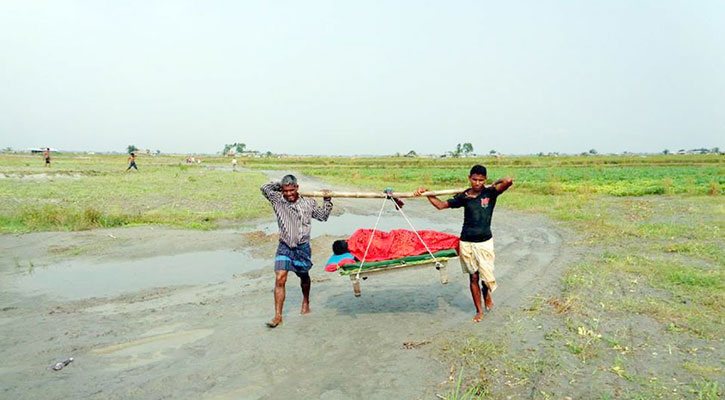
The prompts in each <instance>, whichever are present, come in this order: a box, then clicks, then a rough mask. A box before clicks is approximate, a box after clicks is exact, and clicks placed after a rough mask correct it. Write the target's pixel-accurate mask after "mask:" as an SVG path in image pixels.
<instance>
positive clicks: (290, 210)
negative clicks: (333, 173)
mask: <svg viewBox="0 0 725 400" xmlns="http://www.w3.org/2000/svg"><path fill="white" fill-rule="evenodd" d="M298 189H299V186H298V185H297V178H295V177H294V175H285V176H284V177H283V178H282V181H280V182H270V183H267V184H265V185H262V187H261V190H262V194H263V195H264V197H265V198H266V199H267V200H269V202H270V203H271V204H272V208H273V209H274V213H275V215H276V216H277V225H278V226H279V245H278V246H277V253H276V256H275V259H274V273H275V284H274V318H272V320H271V321H270V322H267V326H268V327H270V328H275V327H277V326H278V325H279V324H281V323H282V307H283V306H284V298H285V285H286V284H287V274H288V273H289V272H290V271H292V272H294V273H295V274H296V275H297V276H298V277H299V278H300V286H301V288H302V310H301V311H300V314H309V312H310V285H311V283H312V281H311V280H310V274H309V271H310V269H311V268H312V249H311V248H310V228H311V219H312V218H314V219H316V220H318V221H323V222H324V221H327V218H328V217H329V216H330V211H332V201H331V200H332V199H331V198H329V197H324V198H323V206H322V208H320V206H319V205H318V204H317V202H316V201H314V200H312V199H308V198H304V197H301V196H300V194H299V192H298Z"/></svg>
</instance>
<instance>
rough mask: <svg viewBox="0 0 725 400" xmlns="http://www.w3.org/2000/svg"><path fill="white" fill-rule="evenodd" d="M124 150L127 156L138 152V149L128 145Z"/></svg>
mask: <svg viewBox="0 0 725 400" xmlns="http://www.w3.org/2000/svg"><path fill="white" fill-rule="evenodd" d="M126 150H127V151H128V154H131V153H135V152H137V151H138V147H136V146H134V145H132V144H129V145H128V147H126Z"/></svg>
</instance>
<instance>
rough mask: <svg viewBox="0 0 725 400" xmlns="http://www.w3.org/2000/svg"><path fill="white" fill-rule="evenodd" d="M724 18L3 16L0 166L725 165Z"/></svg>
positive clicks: (116, 6) (655, 11)
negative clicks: (679, 159)
mask: <svg viewBox="0 0 725 400" xmlns="http://www.w3.org/2000/svg"><path fill="white" fill-rule="evenodd" d="M723 21H725V2H723V1H721V0H717V1H662V0H655V1H636V0H627V1H613V0H607V1H574V0H572V1H542V0H536V1H495V2H494V1H421V0H416V1H395V0H392V1H391V0H387V1H371V0H365V1H359V2H353V1H337V0H331V1H311V0H305V1H272V2H270V1H259V2H243V1H197V2H189V1H149V0H144V1H99V0H90V1H61V0H48V1H41V2H37V1H28V0H16V1H13V0H0V147H3V148H4V147H7V146H10V147H13V148H15V149H24V148H29V147H40V146H43V147H45V146H50V147H54V148H58V149H67V150H96V151H113V150H116V151H123V150H124V149H125V148H126V146H127V145H129V144H134V145H136V146H138V147H139V148H149V149H151V150H156V149H160V150H161V151H163V152H217V151H220V150H221V149H222V148H223V146H224V144H225V143H232V142H243V143H246V144H247V146H248V147H249V148H250V149H255V150H261V151H267V150H271V151H272V152H279V153H283V152H285V153H297V154H392V153H395V152H401V153H403V152H407V151H408V150H415V151H417V152H419V153H441V152H443V151H445V150H451V149H453V148H454V147H455V144H456V143H459V142H471V143H472V144H473V147H474V150H475V151H476V152H478V153H488V151H489V150H491V149H495V150H498V151H501V152H503V153H513V154H526V153H537V152H539V151H545V152H548V151H561V152H581V151H587V150H589V149H591V148H595V149H597V150H598V151H599V152H622V151H661V150H663V149H665V148H667V149H670V150H677V149H680V148H687V149H689V148H694V147H708V148H709V147H715V146H719V147H721V148H722V147H723V145H725V142H723V138H725V23H723Z"/></svg>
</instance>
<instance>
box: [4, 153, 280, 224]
mask: <svg viewBox="0 0 725 400" xmlns="http://www.w3.org/2000/svg"><path fill="white" fill-rule="evenodd" d="M39 161H40V159H39V158H38V159H37V160H36V159H35V157H31V156H0V173H2V174H4V175H5V176H7V177H6V178H4V179H0V232H29V231H47V230H84V229H94V228H107V227H117V226H127V225H138V224H163V225H169V226H176V227H184V228H192V229H209V228H213V227H214V226H215V225H216V223H218V222H219V221H222V220H233V221H241V220H245V219H249V218H253V217H257V216H260V215H265V214H266V213H269V207H268V205H267V204H266V202H265V201H264V199H263V198H262V197H261V196H260V194H259V186H260V185H261V184H262V183H264V182H265V181H266V179H265V177H264V175H263V174H261V173H256V172H231V171H222V170H215V169H207V168H206V167H203V166H202V167H200V166H197V165H186V164H181V163H180V160H178V159H176V158H172V157H160V158H157V157H148V158H141V157H139V160H138V164H139V168H140V171H134V170H131V171H128V172H127V171H125V157H114V156H88V157H86V156H83V157H80V156H56V157H54V158H53V167H52V168H50V169H49V168H43V167H42V164H41V163H40V162H39Z"/></svg>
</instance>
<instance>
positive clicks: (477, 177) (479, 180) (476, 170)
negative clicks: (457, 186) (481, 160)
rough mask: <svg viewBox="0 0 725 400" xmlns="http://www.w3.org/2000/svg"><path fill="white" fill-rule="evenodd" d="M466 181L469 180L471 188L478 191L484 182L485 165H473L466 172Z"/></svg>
mask: <svg viewBox="0 0 725 400" xmlns="http://www.w3.org/2000/svg"><path fill="white" fill-rule="evenodd" d="M468 181H469V182H471V188H472V189H473V190H476V191H478V190H481V189H483V184H484V183H486V167H484V166H483V165H474V166H473V168H471V172H470V173H469V174H468Z"/></svg>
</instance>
